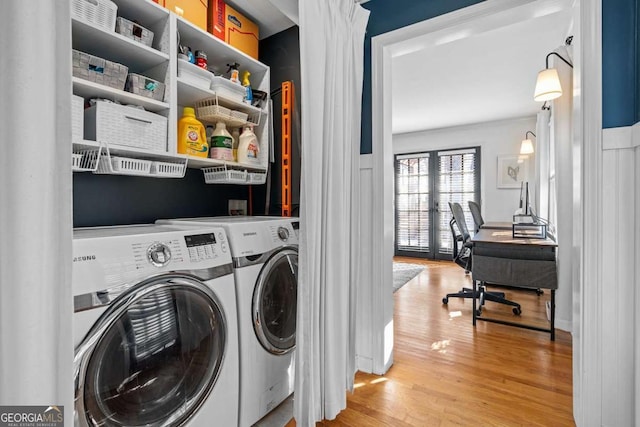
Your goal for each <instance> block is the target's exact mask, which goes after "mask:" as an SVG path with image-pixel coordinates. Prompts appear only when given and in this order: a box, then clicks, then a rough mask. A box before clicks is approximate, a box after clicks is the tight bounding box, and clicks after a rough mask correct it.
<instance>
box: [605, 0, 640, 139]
mask: <svg viewBox="0 0 640 427" xmlns="http://www.w3.org/2000/svg"><path fill="white" fill-rule="evenodd" d="M638 9H639V8H638V0H604V1H603V2H602V95H603V99H602V124H603V127H604V128H613V127H619V126H631V125H632V124H634V123H636V122H637V121H639V120H640V110H639V108H638V106H639V104H640V94H639V92H638V90H639V86H640V85H639V84H638V82H639V79H640V74H639V70H638V58H639V50H638V48H639V46H638V13H639V10H638Z"/></svg>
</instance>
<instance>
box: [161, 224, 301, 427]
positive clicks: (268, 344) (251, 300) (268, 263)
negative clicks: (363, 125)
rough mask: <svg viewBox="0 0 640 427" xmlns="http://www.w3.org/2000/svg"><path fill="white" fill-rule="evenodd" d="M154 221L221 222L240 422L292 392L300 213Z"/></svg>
mask: <svg viewBox="0 0 640 427" xmlns="http://www.w3.org/2000/svg"><path fill="white" fill-rule="evenodd" d="M158 223H167V224H172V225H182V226H185V227H194V226H199V227H202V226H203V224H207V225H216V226H222V227H224V229H225V230H226V231H227V236H228V238H229V244H230V246H231V254H232V257H233V265H234V275H235V279H236V297H237V301H238V322H239V323H238V331H239V333H240V410H239V416H238V418H239V421H240V424H239V425H240V426H241V427H248V426H251V425H253V424H254V423H255V422H257V421H258V420H260V419H261V418H262V417H264V416H265V415H266V414H267V413H269V412H270V411H271V410H272V409H273V408H275V407H276V406H278V405H279V404H280V403H281V402H282V401H283V400H284V399H286V398H287V396H289V395H290V394H291V393H292V392H293V385H294V373H295V369H294V363H295V357H294V349H295V342H296V309H297V293H298V228H299V219H298V218H283V217H240V216H232V217H209V218H187V219H176V220H161V221H158Z"/></svg>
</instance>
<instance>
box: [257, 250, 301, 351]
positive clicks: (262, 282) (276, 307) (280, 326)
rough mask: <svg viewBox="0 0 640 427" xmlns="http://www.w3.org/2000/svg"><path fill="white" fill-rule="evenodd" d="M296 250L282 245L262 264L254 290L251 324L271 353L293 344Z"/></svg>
mask: <svg viewBox="0 0 640 427" xmlns="http://www.w3.org/2000/svg"><path fill="white" fill-rule="evenodd" d="M297 298H298V252H297V251H295V250H293V249H284V250H282V251H280V252H277V253H276V254H274V255H273V256H272V257H271V258H270V259H269V260H268V261H267V262H266V263H265V265H264V267H262V270H261V271H260V275H259V276H258V281H257V283H256V287H255V289H254V292H253V327H254V330H255V332H256V336H257V337H258V340H259V341H260V344H262V346H263V347H264V348H265V349H266V350H267V351H269V352H271V353H273V354H284V353H287V352H289V351H291V350H293V348H294V347H295V345H296V309H297Z"/></svg>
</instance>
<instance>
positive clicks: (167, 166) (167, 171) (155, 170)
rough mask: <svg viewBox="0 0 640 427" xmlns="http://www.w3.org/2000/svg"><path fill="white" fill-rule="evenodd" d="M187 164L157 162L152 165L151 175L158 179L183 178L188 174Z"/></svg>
mask: <svg viewBox="0 0 640 427" xmlns="http://www.w3.org/2000/svg"><path fill="white" fill-rule="evenodd" d="M186 166H187V165H186V163H184V162H183V163H171V162H159V161H155V162H153V163H152V164H151V174H152V175H155V176H158V177H167V178H171V177H174V178H182V177H183V176H184V173H185V172H186Z"/></svg>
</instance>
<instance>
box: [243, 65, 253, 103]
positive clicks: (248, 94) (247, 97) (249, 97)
mask: <svg viewBox="0 0 640 427" xmlns="http://www.w3.org/2000/svg"><path fill="white" fill-rule="evenodd" d="M250 75H251V73H250V72H249V71H245V72H244V73H242V86H244V89H245V93H244V102H245V103H247V104H249V105H251V104H252V103H253V91H252V90H251V82H250V81H249V76H250Z"/></svg>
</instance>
